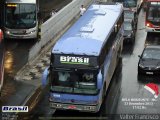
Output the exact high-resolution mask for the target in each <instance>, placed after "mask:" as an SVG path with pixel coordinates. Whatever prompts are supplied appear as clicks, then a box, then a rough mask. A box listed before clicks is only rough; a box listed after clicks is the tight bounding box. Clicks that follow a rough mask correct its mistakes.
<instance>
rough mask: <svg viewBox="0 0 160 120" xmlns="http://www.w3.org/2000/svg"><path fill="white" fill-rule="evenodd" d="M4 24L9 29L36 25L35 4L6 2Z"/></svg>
mask: <svg viewBox="0 0 160 120" xmlns="http://www.w3.org/2000/svg"><path fill="white" fill-rule="evenodd" d="M5 14H6V20H5V26H6V27H8V28H11V29H14V28H18V29H25V28H33V27H35V26H36V4H26V3H23V4H22V3H21V4H17V3H16V4H10V3H7V4H6V11H5Z"/></svg>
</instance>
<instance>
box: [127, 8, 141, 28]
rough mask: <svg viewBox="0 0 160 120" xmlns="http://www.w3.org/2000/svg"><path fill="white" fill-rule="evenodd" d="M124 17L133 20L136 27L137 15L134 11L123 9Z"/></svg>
mask: <svg viewBox="0 0 160 120" xmlns="http://www.w3.org/2000/svg"><path fill="white" fill-rule="evenodd" d="M124 19H132V20H133V22H134V28H135V29H136V28H137V22H138V17H137V15H136V13H135V12H134V11H130V10H124Z"/></svg>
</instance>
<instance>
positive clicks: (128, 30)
mask: <svg viewBox="0 0 160 120" xmlns="http://www.w3.org/2000/svg"><path fill="white" fill-rule="evenodd" d="M135 33H136V32H135V26H134V22H133V20H132V19H124V34H123V37H124V42H131V43H133V42H134V40H135Z"/></svg>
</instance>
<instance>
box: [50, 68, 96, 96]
mask: <svg viewBox="0 0 160 120" xmlns="http://www.w3.org/2000/svg"><path fill="white" fill-rule="evenodd" d="M97 74H98V70H84V69H75V70H69V71H67V70H53V72H52V75H51V79H52V86H51V90H52V91H53V92H61V93H74V94H90V95H93V94H94V95H95V94H97V93H98V89H97V87H96V85H97Z"/></svg>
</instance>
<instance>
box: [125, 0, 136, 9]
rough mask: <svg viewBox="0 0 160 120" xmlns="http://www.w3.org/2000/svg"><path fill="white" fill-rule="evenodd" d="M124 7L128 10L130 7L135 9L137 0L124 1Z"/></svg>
mask: <svg viewBox="0 0 160 120" xmlns="http://www.w3.org/2000/svg"><path fill="white" fill-rule="evenodd" d="M123 5H124V7H126V8H128V7H129V8H130V7H136V6H137V0H124V3H123Z"/></svg>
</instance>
